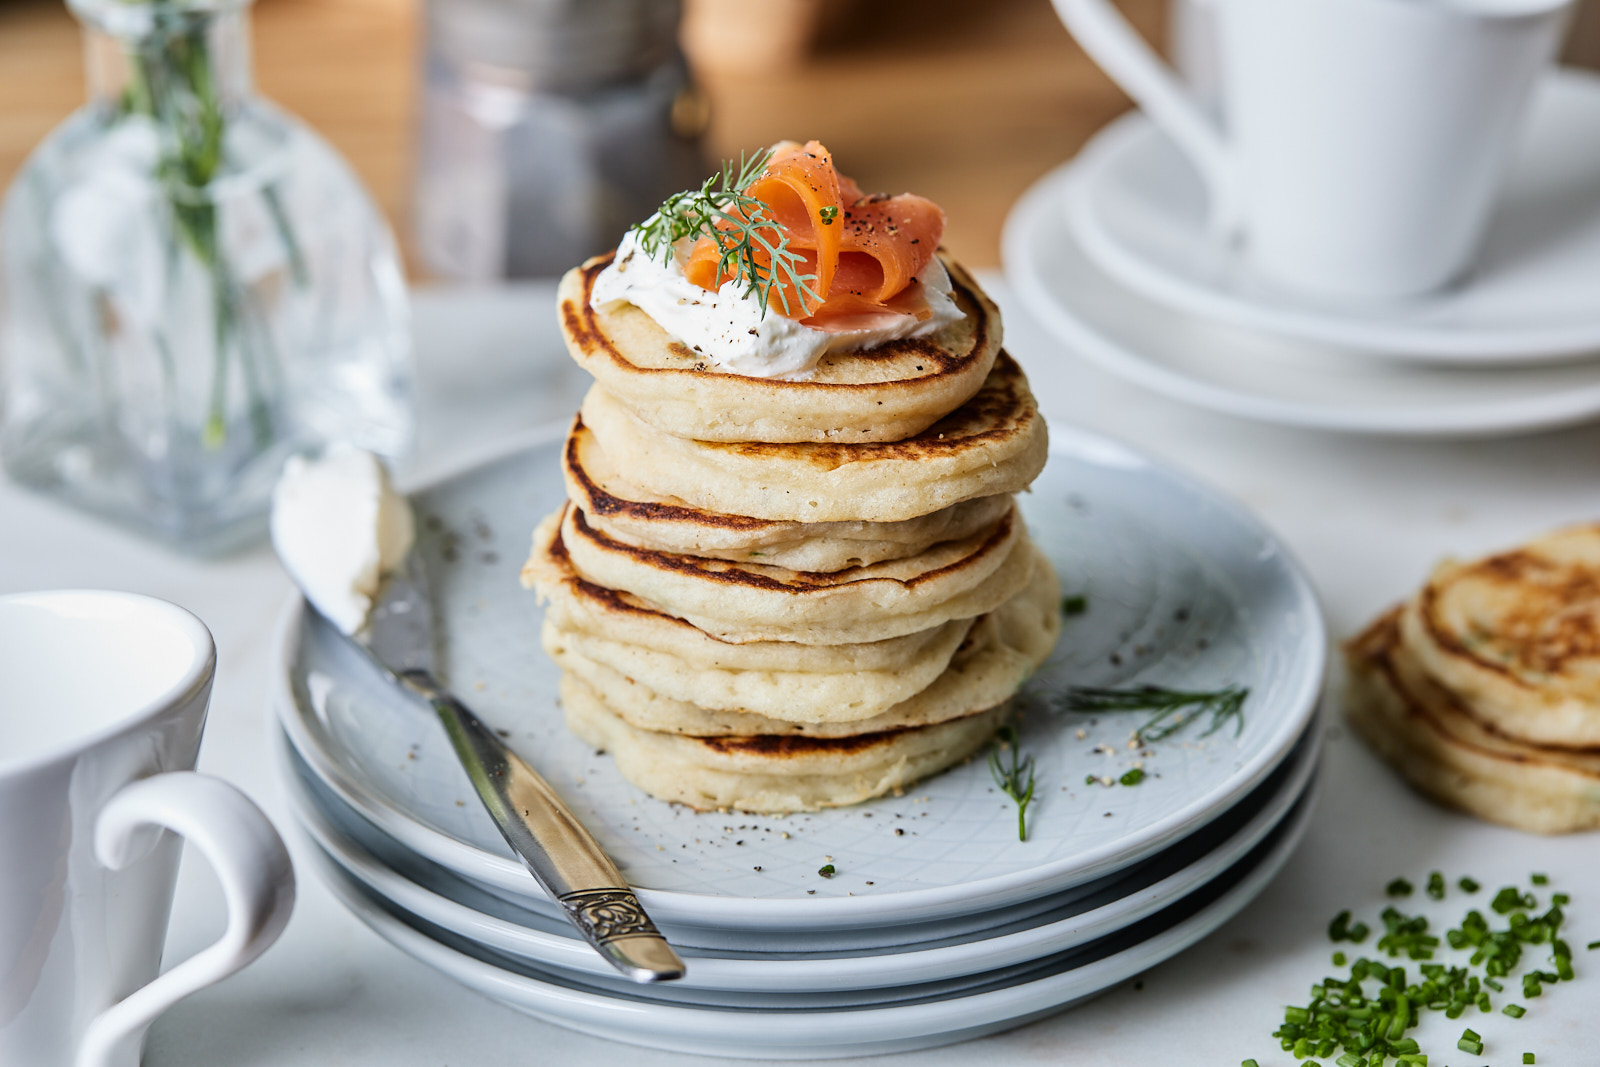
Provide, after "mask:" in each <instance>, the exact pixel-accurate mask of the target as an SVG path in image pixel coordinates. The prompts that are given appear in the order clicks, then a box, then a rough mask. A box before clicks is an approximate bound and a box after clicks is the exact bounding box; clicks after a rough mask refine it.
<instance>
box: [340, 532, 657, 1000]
mask: <svg viewBox="0 0 1600 1067" xmlns="http://www.w3.org/2000/svg"><path fill="white" fill-rule="evenodd" d="M335 629H338V627H335ZM352 640H353V641H354V642H355V643H356V644H357V645H358V646H360V647H361V648H362V649H364V650H365V651H366V652H367V653H368V654H369V655H370V656H371V658H372V659H373V660H374V661H376V662H377V664H378V665H379V666H380V667H382V668H383V670H384V671H385V672H386V673H388V675H389V676H390V678H391V679H393V680H394V682H395V683H396V684H397V685H399V686H401V687H403V688H405V689H408V690H410V691H411V692H412V693H415V694H416V695H417V696H419V697H421V698H422V699H423V700H425V701H427V702H428V704H429V705H430V706H431V707H432V708H433V710H434V712H435V713H436V714H437V715H438V716H439V721H440V722H441V723H443V724H444V729H445V733H447V734H448V735H449V737H450V743H451V745H452V746H454V748H455V750H456V756H457V757H458V758H459V759H460V760H461V766H462V767H464V768H465V769H466V772H467V777H468V778H470V779H471V780H472V786H473V788H474V789H476V790H477V793H478V799H479V800H481V801H483V806H484V808H485V809H486V810H487V811H488V812H489V817H490V818H492V819H494V823H495V825H496V826H498V827H499V828H500V833H501V834H503V835H504V836H505V839H506V843H507V844H508V845H510V846H511V850H512V851H513V852H515V853H516V854H517V855H518V856H519V857H520V858H521V859H522V862H523V865H524V866H526V867H527V868H528V870H529V872H530V873H532V875H533V877H534V878H535V879H537V880H538V882H539V884H540V885H542V886H544V888H545V891H546V892H547V893H549V894H550V896H551V897H552V898H553V899H554V900H556V901H558V902H560V904H561V907H562V908H563V910H564V911H565V912H566V915H567V918H568V919H569V920H570V921H571V922H572V925H573V926H575V927H577V929H578V932H579V933H580V934H582V935H583V937H584V939H585V940H586V941H588V942H589V944H591V945H593V946H594V949H595V951H597V952H599V953H600V955H601V956H603V957H605V958H606V959H607V960H608V961H609V962H610V963H611V965H612V966H613V967H615V968H616V969H617V970H619V971H621V972H622V973H623V974H624V975H626V976H627V977H629V978H631V979H633V980H634V981H635V982H662V981H668V980H670V979H673V978H682V977H683V973H684V965H683V961H682V960H681V959H679V958H678V954H677V953H676V952H674V951H673V950H672V946H671V945H669V944H668V943H667V941H666V938H664V937H662V936H661V933H660V931H659V930H657V929H656V926H655V923H653V922H651V921H650V916H648V915H646V914H645V910H644V908H643V907H641V906H640V904H639V898H638V897H637V896H635V895H634V892H633V890H632V889H631V888H629V886H628V883H627V882H626V881H624V880H623V877H622V875H621V873H619V872H618V870H617V868H616V865H615V864H614V863H612V862H611V859H610V857H608V856H607V855H606V854H605V851H604V850H603V849H601V847H600V843H599V842H598V841H596V840H595V839H594V837H593V835H591V834H590V833H589V831H588V830H585V829H584V828H583V824H582V823H580V822H579V821H578V817H577V816H576V815H574V814H573V813H572V810H571V809H570V808H568V807H567V805H566V804H565V803H563V802H562V800H561V798H560V797H559V796H557V795H556V792H555V790H553V789H551V788H550V784H549V783H548V782H546V781H545V780H544V779H543V778H542V777H540V776H539V773H538V772H537V771H535V770H534V769H533V768H532V767H530V766H528V765H527V764H526V763H525V762H523V761H522V759H521V758H520V757H518V756H517V754H516V753H514V752H512V751H511V749H510V748H508V747H507V746H506V744H505V742H503V741H501V740H500V738H499V737H498V736H497V735H496V734H495V732H494V731H493V730H491V729H489V728H488V727H487V726H485V725H484V723H483V721H482V720H481V719H479V718H478V717H477V716H476V715H475V714H473V713H472V711H471V710H469V709H468V708H467V706H466V705H465V704H463V703H461V701H460V700H458V699H456V697H455V696H453V695H452V694H451V693H450V691H449V690H447V689H446V688H445V687H444V686H443V685H441V684H440V683H439V680H438V679H437V678H436V677H435V675H434V670H435V665H436V658H435V657H436V645H435V643H434V619H433V601H432V600H431V599H430V598H429V595H428V588H427V575H426V571H425V570H424V568H423V566H422V561H421V559H420V558H419V557H418V555H417V553H416V552H412V553H411V555H410V557H409V558H408V559H407V560H406V563H405V565H404V566H403V567H402V568H400V569H399V570H397V571H396V572H395V573H393V574H391V575H389V576H388V577H387V578H385V580H384V583H383V587H382V589H381V590H380V591H379V595H378V599H377V602H376V603H375V604H374V605H373V608H372V612H371V614H370V615H369V616H368V617H367V624H366V626H365V627H364V628H362V629H361V630H359V631H357V632H356V633H355V634H354V635H353V637H352Z"/></svg>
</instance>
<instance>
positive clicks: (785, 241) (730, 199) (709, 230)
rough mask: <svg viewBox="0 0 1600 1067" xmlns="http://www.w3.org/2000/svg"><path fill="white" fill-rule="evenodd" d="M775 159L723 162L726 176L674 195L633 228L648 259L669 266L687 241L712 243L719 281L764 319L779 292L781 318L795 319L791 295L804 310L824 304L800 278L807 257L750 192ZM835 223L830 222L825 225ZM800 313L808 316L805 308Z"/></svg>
mask: <svg viewBox="0 0 1600 1067" xmlns="http://www.w3.org/2000/svg"><path fill="white" fill-rule="evenodd" d="M771 159H772V150H771V149H763V150H762V151H760V152H757V153H756V154H755V155H754V156H751V157H749V158H746V157H745V156H744V154H743V153H740V155H739V165H738V167H737V168H736V167H735V166H734V164H733V161H732V160H731V159H730V160H724V161H723V164H722V170H721V171H720V172H718V173H716V174H713V175H711V176H710V177H709V178H707V179H706V180H705V181H704V182H702V183H701V185H700V188H698V189H685V190H684V191H683V192H681V193H673V194H672V195H671V196H669V197H667V199H666V201H665V202H664V203H663V204H662V205H661V207H660V208H658V209H657V210H656V213H655V214H654V215H651V216H650V217H649V218H647V219H645V220H644V221H643V222H641V223H639V224H638V225H636V226H634V227H633V232H634V233H636V234H638V237H637V238H636V240H637V242H638V245H639V247H640V248H642V249H643V250H644V254H645V255H647V256H649V257H650V258H652V259H660V260H662V261H663V262H667V261H669V260H670V259H671V257H672V255H673V246H674V245H676V244H677V243H678V242H679V241H681V240H683V239H684V238H686V237H692V238H695V239H696V240H698V239H699V238H701V237H707V238H710V239H711V241H712V243H713V244H715V245H716V247H718V248H719V249H721V250H722V252H721V255H720V256H719V257H718V259H717V277H718V278H723V277H731V278H732V279H733V280H734V281H735V282H738V283H741V284H742V285H743V286H744V294H745V295H746V296H750V297H754V298H755V299H757V300H759V301H760V302H761V315H762V317H763V318H765V317H766V314H767V307H768V305H769V302H770V301H771V299H772V295H773V291H774V289H776V291H777V295H778V301H779V303H781V304H782V305H783V313H784V314H785V315H788V316H789V317H791V318H793V317H795V316H794V315H793V314H792V309H791V308H790V306H789V293H790V292H791V291H793V292H794V293H795V294H796V295H797V296H798V295H799V294H801V293H803V294H805V295H804V297H802V298H800V302H801V304H802V305H804V303H805V301H806V299H809V300H812V301H815V302H817V303H821V302H822V298H823V297H822V294H821V293H819V292H817V290H816V287H815V285H814V284H813V283H814V282H816V280H817V276H816V275H815V274H802V273H800V272H801V271H802V270H803V269H804V268H805V266H806V260H805V257H804V256H802V255H801V254H800V253H799V252H796V251H795V250H794V249H792V248H790V247H789V237H788V235H787V234H785V233H784V232H783V227H781V226H779V225H778V221H777V219H776V218H775V217H774V216H773V214H772V209H771V207H769V206H768V205H767V202H766V201H765V200H761V199H758V198H757V197H754V196H751V195H749V192H748V190H749V188H750V186H751V185H753V184H754V183H755V181H756V179H757V178H759V177H761V172H762V171H764V170H766V168H767V164H768V163H769V162H770V161H771ZM825 221H831V220H825ZM801 310H802V311H803V310H804V308H803V306H802V309H801Z"/></svg>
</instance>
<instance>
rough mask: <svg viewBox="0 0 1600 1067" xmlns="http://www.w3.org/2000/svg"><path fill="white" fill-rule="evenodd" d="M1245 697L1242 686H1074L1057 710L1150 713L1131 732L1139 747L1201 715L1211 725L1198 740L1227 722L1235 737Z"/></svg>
mask: <svg viewBox="0 0 1600 1067" xmlns="http://www.w3.org/2000/svg"><path fill="white" fill-rule="evenodd" d="M1249 695H1250V690H1249V688H1248V687H1246V686H1242V685H1230V686H1227V687H1225V688H1222V689H1210V690H1204V689H1202V690H1185V689H1168V688H1167V687H1165V686H1160V685H1139V686H1132V687H1129V688H1126V689H1115V688H1105V687H1102V686H1074V687H1073V688H1071V689H1068V690H1067V691H1066V692H1065V693H1064V694H1062V696H1061V698H1060V700H1059V703H1058V705H1057V706H1058V707H1059V708H1060V710H1062V711H1083V712H1099V713H1103V712H1118V711H1152V712H1154V713H1155V714H1154V715H1152V716H1151V717H1150V718H1149V719H1148V720H1146V721H1145V722H1144V724H1143V725H1141V726H1140V727H1139V728H1138V729H1137V730H1135V731H1134V736H1136V737H1137V738H1138V740H1139V743H1140V744H1141V745H1142V744H1144V743H1145V742H1146V741H1160V740H1162V739H1163V738H1166V737H1170V736H1172V735H1173V734H1175V733H1177V732H1178V731H1179V730H1182V729H1183V728H1184V727H1186V726H1188V725H1189V724H1190V723H1192V722H1194V721H1195V720H1196V719H1198V718H1201V717H1202V716H1205V715H1209V716H1210V717H1211V723H1210V725H1209V726H1207V727H1206V730H1205V733H1203V734H1201V736H1202V737H1210V736H1211V735H1212V734H1214V733H1216V732H1217V731H1218V730H1220V729H1222V728H1223V727H1224V726H1226V725H1227V724H1228V723H1230V722H1231V723H1232V724H1233V734H1234V736H1235V737H1237V736H1239V732H1240V731H1241V730H1243V729H1244V702H1245V698H1246V697H1248V696H1249Z"/></svg>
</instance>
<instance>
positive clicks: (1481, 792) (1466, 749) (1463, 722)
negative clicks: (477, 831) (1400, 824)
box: [1344, 608, 1600, 834]
mask: <svg viewBox="0 0 1600 1067" xmlns="http://www.w3.org/2000/svg"><path fill="white" fill-rule="evenodd" d="M1400 612H1401V609H1399V608H1396V609H1394V610H1392V611H1390V612H1388V613H1387V614H1385V615H1384V616H1382V617H1381V618H1379V619H1378V620H1377V621H1376V622H1374V623H1373V624H1372V625H1371V626H1370V627H1368V628H1367V629H1366V630H1365V631H1363V632H1362V633H1361V634H1359V635H1357V636H1356V637H1354V638H1352V639H1351V640H1350V641H1348V642H1347V643H1346V644H1345V648H1344V652H1345V661H1346V664H1347V665H1348V667H1349V672H1350V686H1349V692H1348V694H1347V700H1346V712H1347V717H1348V719H1349V721H1350V724H1351V726H1352V727H1354V728H1355V730H1356V732H1357V733H1359V734H1360V735H1361V736H1362V738H1364V739H1365V740H1366V742H1367V743H1368V744H1369V745H1371V746H1372V748H1373V749H1374V750H1375V751H1376V752H1377V753H1378V754H1379V755H1380V756H1382V757H1383V758H1384V759H1385V760H1387V761H1388V762H1389V763H1391V764H1393V765H1394V767H1395V768H1396V769H1397V770H1398V771H1399V772H1400V773H1401V774H1402V775H1404V776H1405V778H1406V780H1407V781H1409V782H1410V783H1411V784H1412V785H1414V786H1415V787H1416V788H1417V789H1419V790H1421V791H1422V792H1424V793H1427V794H1428V795H1429V796H1432V797H1434V798H1435V799H1437V800H1439V801H1441V802H1443V803H1445V804H1448V805H1450V806H1452V807H1457V808H1461V809H1463V810H1465V811H1468V812H1471V813H1472V814H1474V815H1476V816H1478V817H1479V818H1483V819H1487V820H1489V821H1490V822H1496V823H1501V824H1503V825H1506V826H1512V827H1516V828H1517V829H1521V830H1532V831H1535V832H1537V833H1546V834H1554V833H1566V832H1570V831H1575V830H1592V829H1596V828H1600V749H1585V750H1574V749H1563V748H1551V747H1548V746H1541V745H1532V744H1528V743H1527V742H1524V741H1519V740H1517V739H1515V738H1512V737H1509V736H1507V735H1506V734H1504V733H1502V732H1500V731H1499V730H1497V729H1496V728H1495V727H1494V726H1492V725H1491V724H1489V723H1487V722H1485V721H1482V720H1480V719H1479V718H1477V717H1476V715H1475V714H1474V710H1473V709H1471V708H1469V707H1468V706H1467V705H1466V704H1464V703H1463V702H1462V700H1461V699H1459V698H1458V697H1457V696H1456V695H1454V694H1452V693H1451V692H1449V691H1448V690H1446V689H1445V688H1443V687H1442V686H1441V685H1440V684H1439V683H1438V682H1437V681H1435V680H1434V679H1433V678H1432V677H1430V676H1429V674H1428V672H1427V670H1426V669H1425V668H1424V667H1423V666H1422V665H1421V664H1420V663H1419V662H1418V661H1417V660H1416V659H1415V658H1414V657H1413V656H1412V655H1411V653H1410V651H1409V649H1407V648H1406V647H1405V645H1404V644H1403V642H1402V641H1401V634H1400Z"/></svg>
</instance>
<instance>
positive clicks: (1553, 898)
mask: <svg viewBox="0 0 1600 1067" xmlns="http://www.w3.org/2000/svg"><path fill="white" fill-rule="evenodd" d="M1550 903H1551V904H1552V905H1554V906H1555V907H1558V908H1564V907H1566V906H1567V905H1568V904H1571V903H1572V898H1571V897H1569V896H1567V894H1565V893H1551V894H1550Z"/></svg>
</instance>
